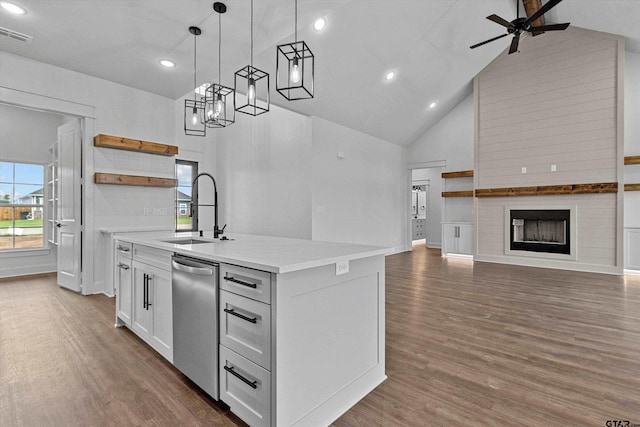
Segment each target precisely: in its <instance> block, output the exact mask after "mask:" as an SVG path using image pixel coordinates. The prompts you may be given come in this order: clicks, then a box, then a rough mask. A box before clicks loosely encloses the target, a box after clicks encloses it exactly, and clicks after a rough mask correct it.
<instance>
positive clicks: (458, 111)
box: [407, 94, 473, 171]
mask: <svg viewBox="0 0 640 427" xmlns="http://www.w3.org/2000/svg"><path fill="white" fill-rule="evenodd" d="M407 159H408V161H409V163H425V162H432V161H438V160H445V161H446V168H445V170H447V171H459V170H468V169H473V94H470V95H469V96H467V97H466V98H465V99H464V100H463V101H461V102H460V103H459V104H458V105H456V106H455V107H454V108H453V109H452V110H451V111H450V112H449V113H448V114H447V115H446V116H445V117H443V118H442V120H440V121H439V122H438V123H437V124H436V125H435V126H433V127H432V128H431V129H430V130H429V131H427V132H426V133H425V134H424V135H422V136H421V137H420V138H418V139H417V140H416V142H414V143H413V144H411V145H410V146H409V147H408V150H407Z"/></svg>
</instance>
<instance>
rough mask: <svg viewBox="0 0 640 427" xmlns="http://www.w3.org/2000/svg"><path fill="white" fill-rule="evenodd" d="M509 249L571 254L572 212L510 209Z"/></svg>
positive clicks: (567, 210) (566, 210) (564, 210)
mask: <svg viewBox="0 0 640 427" xmlns="http://www.w3.org/2000/svg"><path fill="white" fill-rule="evenodd" d="M509 224H510V227H509V230H510V231H509V235H510V242H509V248H510V250H511V251H529V252H541V253H548V254H566V255H571V210H570V209H510V210H509Z"/></svg>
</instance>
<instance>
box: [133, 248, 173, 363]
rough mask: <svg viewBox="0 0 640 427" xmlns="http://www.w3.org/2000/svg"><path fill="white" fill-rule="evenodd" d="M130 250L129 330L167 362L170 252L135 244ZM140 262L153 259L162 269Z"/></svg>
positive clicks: (169, 352)
mask: <svg viewBox="0 0 640 427" xmlns="http://www.w3.org/2000/svg"><path fill="white" fill-rule="evenodd" d="M147 249H149V250H147ZM133 251H134V256H133V264H132V268H133V274H132V278H133V295H132V298H133V300H132V302H133V304H132V309H131V329H132V330H133V331H134V332H135V333H136V334H137V335H138V336H139V337H140V338H142V339H143V340H145V341H146V342H147V343H148V344H149V345H150V346H151V347H153V348H154V349H155V350H156V351H158V353H160V354H162V355H163V356H164V357H165V358H166V359H167V360H169V361H173V317H172V313H173V307H172V293H171V271H170V270H169V268H170V267H169V266H170V259H171V253H169V252H166V251H159V250H157V249H153V248H146V247H144V246H142V247H140V246H138V245H134V248H133ZM140 259H144V260H147V261H149V260H152V261H153V262H154V264H158V265H161V266H162V267H164V268H161V267H158V266H157V265H151V264H148V263H145V262H141V261H140Z"/></svg>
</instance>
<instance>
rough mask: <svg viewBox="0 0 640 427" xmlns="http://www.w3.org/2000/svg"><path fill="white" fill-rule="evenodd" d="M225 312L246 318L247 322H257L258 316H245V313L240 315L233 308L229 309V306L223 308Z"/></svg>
mask: <svg viewBox="0 0 640 427" xmlns="http://www.w3.org/2000/svg"><path fill="white" fill-rule="evenodd" d="M224 312H225V313H229V314H231V315H232V316H236V317H239V318H241V319H242V320H246V321H247V322H251V323H257V322H258V318H257V317H247V316H245V315H242V314H240V313H238V312H236V311H235V310H234V309H233V308H231V309H229V308H225V309H224Z"/></svg>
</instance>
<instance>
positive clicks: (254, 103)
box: [234, 0, 269, 116]
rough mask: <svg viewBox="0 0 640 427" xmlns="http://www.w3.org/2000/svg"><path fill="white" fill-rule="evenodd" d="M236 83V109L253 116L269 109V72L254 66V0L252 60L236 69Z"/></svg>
mask: <svg viewBox="0 0 640 427" xmlns="http://www.w3.org/2000/svg"><path fill="white" fill-rule="evenodd" d="M234 85H235V104H236V105H237V107H236V111H238V112H240V113H245V114H249V115H251V116H257V115H260V114H263V113H266V112H267V111H269V73H266V72H264V71H262V70H259V69H257V68H255V67H254V66H253V0H251V62H250V64H249V65H247V66H246V67H244V68H241V69H240V70H238V71H236V73H235V78H234ZM239 88H241V90H244V91H246V95H240V94H239V93H238V89H239Z"/></svg>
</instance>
